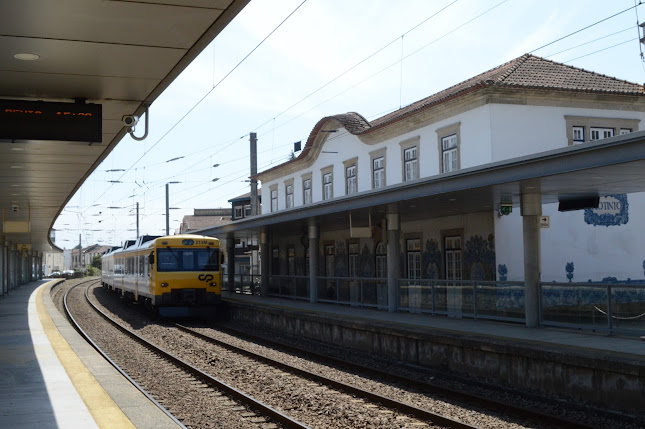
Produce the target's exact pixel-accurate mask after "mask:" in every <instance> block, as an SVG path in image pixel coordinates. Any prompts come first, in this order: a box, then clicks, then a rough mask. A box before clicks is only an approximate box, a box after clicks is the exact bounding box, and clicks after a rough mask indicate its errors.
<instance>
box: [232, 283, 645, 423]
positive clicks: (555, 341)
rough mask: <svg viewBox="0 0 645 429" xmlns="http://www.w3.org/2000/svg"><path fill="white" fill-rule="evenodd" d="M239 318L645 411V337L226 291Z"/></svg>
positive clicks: (609, 406) (548, 391)
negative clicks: (526, 325) (533, 326)
mask: <svg viewBox="0 0 645 429" xmlns="http://www.w3.org/2000/svg"><path fill="white" fill-rule="evenodd" d="M223 298H224V299H225V300H226V301H227V302H228V304H229V307H230V313H231V317H232V319H233V320H239V321H245V322H249V323H251V324H252V325H254V326H257V327H258V328H263V329H269V330H275V331H279V332H283V333H288V334H293V335H296V336H299V337H303V338H307V339H311V340H316V341H321V342H324V343H329V344H333V345H336V346H342V347H347V348H352V349H357V350H361V351H364V352H368V353H373V354H376V355H379V356H385V357H389V358H392V359H397V360H399V361H401V362H408V363H412V364H416V365H424V366H428V367H434V368H441V369H448V370H450V371H454V372H457V373H463V374H464V375H469V376H474V377H476V378H478V379H484V380H488V381H490V382H492V383H498V384H502V385H507V386H511V387H519V388H522V389H528V390H531V391H534V392H536V393H539V394H546V395H553V396H556V397H560V398H563V399H567V400H572V401H576V402H586V403H593V404H596V405H597V406H600V407H603V408H606V409H609V410H618V411H623V412H627V413H630V414H636V415H640V414H642V415H643V417H644V418H645V407H643V404H645V341H643V339H642V338H627V337H617V336H607V335H601V334H594V333H590V332H583V331H574V330H563V329H553V328H526V327H525V326H524V325H521V324H513V323H507V322H493V321H482V320H473V319H456V318H448V317H445V316H430V315H424V314H418V313H416V314H413V313H403V312H400V313H390V312H387V311H383V310H375V309H367V308H358V307H350V306H344V305H333V304H322V303H316V304H312V303H310V302H308V301H298V300H291V299H280V298H270V297H260V296H255V295H240V294H230V293H228V292H224V293H223Z"/></svg>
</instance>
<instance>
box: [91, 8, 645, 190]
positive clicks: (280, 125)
mask: <svg viewBox="0 0 645 429" xmlns="http://www.w3.org/2000/svg"><path fill="white" fill-rule="evenodd" d="M303 3H304V2H303ZM453 3H455V2H453ZM453 3H451V5H452V4H453ZM502 3H504V2H502ZM500 4H501V3H500ZM301 5H302V4H301ZM639 5H640V2H639V4H638V5H635V6H634V8H636V7H637V6H639ZM629 9H631V8H629ZM629 9H626V10H629ZM635 10H636V9H635ZM620 13H622V12H619V13H618V14H620ZM618 14H614V15H612V16H610V17H607V18H605V19H603V20H601V21H598V22H596V23H594V24H591V25H588V26H586V27H584V28H582V29H580V30H577V31H575V32H573V33H571V34H570V35H573V34H576V33H579V32H580V31H582V30H585V29H587V28H590V27H592V26H593V25H596V24H598V23H600V22H604V21H606V20H607V19H610V18H612V17H614V16H616V15H618ZM419 25H420V24H419ZM570 35H567V36H564V37H561V38H559V39H557V40H555V41H553V42H551V43H549V44H547V45H543V46H542V47H546V46H548V45H551V44H553V43H555V42H558V41H560V40H563V39H565V38H566V37H568V36H570ZM604 37H608V36H604ZM397 40H398V38H397ZM630 41H631V40H629V41H626V42H623V43H628V42H630ZM434 42H435V41H433V42H431V43H434ZM589 43H591V42H587V43H585V44H583V45H586V44H589ZM623 43H621V44H623ZM619 45H620V44H618V45H614V46H611V47H608V48H604V49H602V50H599V51H595V52H592V53H589V54H585V55H583V56H580V57H577V58H573V59H571V60H568V61H575V60H576V59H579V58H582V57H585V56H589V55H592V54H594V53H597V52H602V51H604V50H607V49H611V48H613V47H615V46H619ZM426 46H427V45H426ZM426 46H424V48H425V47H426ZM542 47H540V48H537V49H536V50H534V51H531V52H535V51H537V50H539V49H541V48H542ZM574 48H575V47H574ZM574 48H570V49H566V50H564V51H569V50H572V49H574ZM421 49H423V48H421ZM564 51H560V52H564ZM416 52H418V51H415V53H416ZM413 54H414V53H413ZM554 55H556V54H554ZM408 57H409V55H408V56H406V57H404V58H402V59H401V61H402V60H403V59H405V58H408ZM397 63H398V62H397ZM395 64H396V63H395ZM377 74H378V73H377ZM372 76H374V75H372ZM362 82H364V81H361V82H359V83H357V84H356V85H360V84H361V83H362ZM345 92H347V91H343V92H342V93H345ZM342 93H341V94H342ZM339 95H340V94H339ZM336 96H338V95H336ZM328 100H329V99H328ZM328 100H326V101H328ZM326 101H325V102H326ZM321 104H323V103H321ZM318 106H320V104H319V105H318ZM318 106H317V107H318ZM310 110H311V109H310ZM310 110H309V111H310ZM393 110H396V109H393ZM277 116H279V115H276V116H274V118H275V117H277ZM287 122H289V121H287ZM287 122H285V123H282V124H279V125H278V126H277V128H279V127H282V126H284V125H286V123H287ZM274 130H275V129H274ZM247 135H248V134H247ZM164 136H165V135H164ZM244 137H246V135H245V136H242V137H239V138H236V139H235V141H237V140H240V139H242V138H244ZM162 138H163V137H162ZM157 143H158V142H157ZM290 144H291V143H289V144H288V145H290ZM284 146H287V145H284ZM280 147H283V146H282V145H278V146H276V147H275V148H276V149H277V148H280ZM212 148H213V147H212V146H211V147H210V148H205V149H203V150H200V151H198V152H199V153H201V152H203V151H206V150H212ZM151 149H152V148H149V149H148V150H147V151H146V153H145V154H147V153H148V152H150V150H151ZM225 149H227V148H226V147H223V148H221V149H219V151H223V150H225ZM265 152H266V151H263V152H260V153H265ZM145 154H144V156H145ZM200 162H202V161H200ZM231 162H232V161H231ZM159 164H161V163H159ZM189 168H190V167H188V168H186V169H184V170H183V171H186V170H187V169H189ZM124 175H125V173H124ZM124 175H122V177H123V176H124ZM106 192H107V191H106ZM104 194H105V192H104V193H103V194H102V195H104ZM99 198H100V197H99ZM95 201H96V200H95Z"/></svg>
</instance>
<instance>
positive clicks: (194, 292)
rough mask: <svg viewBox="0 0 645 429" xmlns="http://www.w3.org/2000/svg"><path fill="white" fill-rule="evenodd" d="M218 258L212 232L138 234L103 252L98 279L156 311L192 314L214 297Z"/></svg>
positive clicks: (220, 254)
mask: <svg viewBox="0 0 645 429" xmlns="http://www.w3.org/2000/svg"><path fill="white" fill-rule="evenodd" d="M223 261H224V253H223V252H222V249H221V248H220V242H219V240H218V239H217V238H214V237H206V236H201V235H174V236H166V237H154V236H142V237H139V239H137V240H136V241H135V240H133V241H127V242H125V243H124V245H123V246H122V247H121V248H117V249H113V250H111V251H110V252H108V253H106V254H105V255H104V256H103V260H102V275H101V283H102V284H103V286H104V287H105V288H106V289H109V290H115V291H117V292H119V293H120V294H121V295H122V296H123V297H124V298H125V299H127V300H129V301H133V302H138V303H142V304H144V305H145V306H146V307H149V308H150V309H152V310H154V311H157V310H158V311H159V313H160V314H161V315H164V316H189V315H197V314H202V313H203V311H201V312H200V311H198V310H197V309H200V308H201V310H208V309H209V308H210V307H213V306H216V305H217V304H218V303H219V302H220V298H221V291H222V270H221V266H222V263H223ZM210 309H211V310H212V308H210Z"/></svg>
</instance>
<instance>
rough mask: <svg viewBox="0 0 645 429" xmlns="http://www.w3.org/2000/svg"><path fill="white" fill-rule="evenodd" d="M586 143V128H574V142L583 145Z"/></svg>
mask: <svg viewBox="0 0 645 429" xmlns="http://www.w3.org/2000/svg"><path fill="white" fill-rule="evenodd" d="M584 141H585V127H573V142H574V143H576V144H578V143H583V142H584Z"/></svg>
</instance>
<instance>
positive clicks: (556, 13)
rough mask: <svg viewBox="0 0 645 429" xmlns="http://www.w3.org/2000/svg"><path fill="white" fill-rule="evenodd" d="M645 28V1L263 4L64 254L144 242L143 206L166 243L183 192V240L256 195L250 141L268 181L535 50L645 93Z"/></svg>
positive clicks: (168, 110)
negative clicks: (204, 220)
mask: <svg viewBox="0 0 645 429" xmlns="http://www.w3.org/2000/svg"><path fill="white" fill-rule="evenodd" d="M614 15H616V16H614ZM285 19H286V20H285ZM641 19H643V20H645V5H640V0H612V1H607V0H595V1H594V0H433V1H428V0H403V1H396V2H393V1H391V0H305V1H304V2H303V0H280V1H275V0H251V1H250V3H249V4H248V5H247V6H246V8H245V9H244V10H242V12H241V13H240V14H239V15H238V16H237V17H236V18H235V19H234V20H233V21H232V22H231V23H230V24H229V25H228V27H227V28H225V29H224V31H222V33H220V34H219V35H218V37H217V38H216V39H215V40H214V41H213V42H212V43H211V44H210V45H209V46H208V47H207V48H206V49H205V50H204V51H203V52H202V54H201V55H200V56H199V57H198V58H196V59H195V61H193V63H192V64H191V65H190V66H188V68H187V69H186V70H185V71H184V72H183V73H182V74H181V75H180V76H179V77H178V78H177V79H176V80H175V82H173V83H172V84H171V85H170V87H169V88H168V89H167V90H166V91H165V92H164V93H163V94H162V95H161V96H160V97H159V98H158V99H157V100H156V101H155V102H154V103H153V104H152V106H151V107H150V118H149V122H150V124H149V125H150V127H149V133H148V137H147V138H146V139H145V140H144V141H135V140H133V139H132V138H130V137H129V136H126V137H125V138H124V139H123V140H121V142H120V143H119V144H118V145H117V147H116V148H115V149H114V150H113V151H112V152H111V153H110V155H109V156H108V157H107V158H106V159H105V160H104V161H103V163H102V164H101V165H100V166H99V167H98V168H97V169H96V170H95V171H94V173H93V174H92V175H91V176H90V177H89V178H88V179H87V180H86V181H85V183H84V184H83V185H82V187H81V188H80V189H79V190H78V191H77V193H76V194H75V195H74V196H73V197H72V198H71V200H70V201H69V203H68V205H67V206H66V207H65V209H64V210H63V212H62V213H61V215H60V216H59V217H58V219H57V220H56V222H55V224H54V228H55V229H56V244H57V245H58V246H59V247H61V248H68V249H69V248H72V247H74V246H76V245H78V240H79V234H80V235H81V241H82V245H83V246H84V247H85V246H88V245H91V244H104V245H119V244H120V243H121V242H122V241H124V240H126V239H134V238H136V209H135V207H136V204H137V203H139V224H140V228H139V230H140V234H150V235H163V234H165V225H166V223H165V222H166V218H165V205H166V201H165V197H166V194H165V186H166V183H168V182H180V183H173V184H170V185H169V195H170V207H171V208H172V209H171V210H170V218H169V220H170V231H171V234H172V233H173V231H174V230H175V229H176V228H178V227H179V224H180V223H181V220H182V218H183V216H185V215H192V214H193V210H194V209H195V208H230V206H231V205H230V203H229V202H228V200H229V199H231V198H234V197H236V196H239V195H242V194H244V193H247V192H249V190H250V188H249V183H248V182H247V181H246V180H248V176H249V174H250V173H249V171H250V161H249V133H250V132H256V133H257V136H258V171H263V170H266V169H268V168H271V167H273V166H275V165H278V164H280V163H282V162H285V161H286V160H287V159H288V157H289V155H290V153H291V151H292V150H293V143H294V142H297V141H302V144H303V145H304V143H305V141H306V139H307V137H308V136H309V133H310V132H311V130H312V128H313V127H314V125H315V124H316V123H317V122H318V121H319V120H320V119H322V118H323V117H325V116H329V115H334V114H339V113H345V112H358V113H360V114H361V115H363V116H364V117H365V118H367V119H368V120H373V119H376V118H378V117H381V116H383V115H385V114H387V113H389V112H392V111H394V110H397V109H399V108H400V107H402V106H406V105H408V104H410V103H413V102H415V101H417V100H420V99H422V98H425V97H427V96H430V95H432V94H434V93H436V92H439V91H441V90H443V89H445V88H448V87H450V86H452V85H455V84H457V83H459V82H462V81H464V80H466V79H469V78H471V77H473V76H476V75H477V74H479V73H482V72H485V71H487V70H490V69H492V68H494V67H497V66H499V65H501V64H503V63H505V62H507V61H510V60H513V59H515V58H517V57H520V56H522V55H523V54H526V53H532V54H533V55H537V56H540V57H543V58H547V59H549V60H553V61H556V62H560V63H564V64H568V65H571V66H574V67H579V68H583V69H586V70H590V71H593V72H596V73H601V74H604V75H607V76H612V77H616V78H619V79H623V80H627V81H630V82H635V83H640V84H642V83H643V82H645V63H644V62H643V60H642V56H641V46H642V45H641V44H640V43H639V40H638V39H639V28H638V26H637V23H639V22H641ZM283 21H284V22H283ZM599 21H602V22H599ZM598 22H599V23H598ZM281 23H282V24H281ZM587 27H588V28H587ZM272 32H273V33H272ZM641 34H642V30H641ZM268 35H270V36H269V37H268V38H267V36H268ZM265 38H266V40H264V39H265ZM263 40H264V42H262V41H263ZM261 42H262V43H261ZM258 45H259V46H258ZM254 49H255V50H254ZM249 54H250V55H249ZM245 57H246V58H245ZM141 123H143V121H142V122H141ZM142 134H143V126H142V125H141V126H140V127H139V128H138V129H137V130H136V131H135V135H138V136H141V135H142ZM296 155H297V153H296ZM175 158H179V159H175ZM173 159H174V160H173ZM171 160H172V161H171ZM215 165H217V166H215ZM110 170H121V171H110ZM215 179H216V180H215ZM214 180H215V181H214ZM114 181H118V182H120V183H114Z"/></svg>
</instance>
